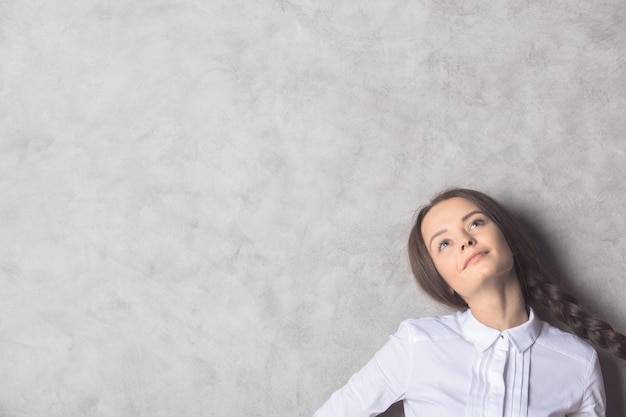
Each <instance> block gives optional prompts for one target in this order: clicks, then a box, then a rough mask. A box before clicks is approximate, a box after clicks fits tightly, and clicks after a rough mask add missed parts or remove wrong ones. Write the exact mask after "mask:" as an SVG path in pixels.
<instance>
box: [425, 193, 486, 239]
mask: <svg viewBox="0 0 626 417" xmlns="http://www.w3.org/2000/svg"><path fill="white" fill-rule="evenodd" d="M479 210H480V208H479V207H478V206H477V205H476V204H475V203H474V202H472V201H469V200H466V199H465V198H462V197H452V198H449V199H447V200H444V201H440V202H439V203H437V204H435V205H434V206H433V207H432V208H431V209H430V210H429V211H428V213H426V215H425V216H424V220H423V222H422V235H423V236H428V235H429V233H430V234H432V233H434V232H436V231H437V230H439V229H441V228H445V227H448V226H452V225H453V224H457V223H459V222H462V221H463V218H464V217H465V216H467V215H468V214H470V213H472V212H475V211H479Z"/></svg>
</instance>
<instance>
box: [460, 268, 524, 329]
mask: <svg viewBox="0 0 626 417" xmlns="http://www.w3.org/2000/svg"><path fill="white" fill-rule="evenodd" d="M503 284H504V285H502V286H497V287H493V288H491V289H489V290H488V291H484V292H483V293H481V294H480V295H479V296H477V297H475V298H473V299H472V300H467V303H468V305H469V307H470V309H471V311H472V315H473V316H474V318H476V320H478V321H479V322H481V323H482V324H484V325H485V326H488V327H491V328H494V329H497V330H500V331H502V330H506V329H510V328H512V327H516V326H519V325H521V324H523V323H526V322H527V321H528V310H527V309H526V303H525V302H524V296H523V294H522V290H521V288H520V285H519V281H518V280H517V277H515V278H514V279H512V280H507V282H505V283H503Z"/></svg>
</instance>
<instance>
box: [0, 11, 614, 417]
mask: <svg viewBox="0 0 626 417" xmlns="http://www.w3.org/2000/svg"><path fill="white" fill-rule="evenodd" d="M625 18H626V3H624V2H623V1H622V0H610V1H588V0H585V1H582V0H580V1H507V2H493V3H492V2H478V1H419V2H418V1H415V2H414V1H386V2H380V1H377V2H373V1H372V2H355V1H316V2H311V1H305V0H295V1H286V0H282V1H281V0H276V1H256V2H252V1H204V0H180V1H173V0H160V1H147V0H140V1H130V2H129V1H126V0H112V1H106V2H101V1H95V0H86V1H68V0H52V1H47V2H43V1H28V0H24V1H9V0H6V1H0V190H1V194H0V195H1V197H2V198H1V199H0V214H1V215H0V274H1V275H0V280H1V281H0V283H1V286H0V415H1V416H3V417H17V416H63V417H69V416H87V415H88V416H142V417H143V416H145V417H148V416H149V417H158V416H200V415H202V416H233V415H241V416H279V415H283V416H310V415H312V414H313V412H314V411H315V410H316V409H317V407H319V406H320V405H321V404H322V403H323V402H324V401H325V400H326V398H327V397H328V396H329V395H330V393H331V392H332V391H333V390H335V389H337V388H338V387H339V386H340V385H342V384H343V383H344V382H345V381H346V380H347V378H348V377H349V376H350V375H351V374H352V373H353V372H354V371H356V370H357V369H358V368H360V366H362V365H363V364H364V363H365V361H367V360H368V359H369V358H370V357H371V356H372V354H373V353H374V352H375V351H376V350H377V349H378V348H379V347H380V346H381V345H382V344H383V343H384V342H385V341H386V340H387V337H388V335H389V334H390V333H393V332H394V331H395V330H396V328H397V326H398V324H399V323H400V321H402V320H403V319H405V318H408V317H421V316H427V315H434V314H441V313H446V312H447V310H445V309H444V308H442V307H440V306H438V305H436V304H434V303H433V302H431V301H430V300H428V299H427V298H426V297H425V296H424V295H423V294H422V293H420V292H419V291H418V289H417V288H416V286H415V284H414V283H413V281H412V278H411V276H410V273H409V268H408V263H407V260H406V256H405V241H406V238H407V235H408V231H409V228H410V225H411V221H412V217H413V214H414V211H415V209H416V208H417V207H418V206H420V205H421V204H423V203H425V202H426V201H427V200H428V198H430V197H431V196H432V195H433V194H434V193H435V192H437V191H439V190H441V189H442V188H444V187H447V186H453V185H457V186H466V187H474V188H478V189H480V190H483V191H486V192H488V193H491V194H493V195H494V196H495V197H497V198H498V199H500V200H501V201H502V202H504V203H506V204H507V205H509V206H510V207H512V208H513V209H514V210H516V211H517V212H519V213H520V215H521V216H522V217H523V218H524V219H525V221H527V222H528V224H529V227H530V228H531V229H532V230H533V233H535V234H537V236H538V237H539V239H540V241H541V242H543V244H544V245H545V248H546V249H545V250H546V252H547V253H548V254H549V257H550V258H551V259H552V261H553V262H555V263H556V264H557V265H558V267H559V268H560V270H561V272H562V274H563V277H564V282H565V283H566V284H567V285H568V286H569V288H571V289H572V290H574V291H575V292H576V293H577V294H578V295H579V296H580V297H581V299H582V300H583V302H584V304H585V306H587V307H588V308H589V309H590V310H591V311H593V312H594V313H596V314H597V315H598V316H600V317H603V318H605V319H608V320H609V321H611V322H612V323H613V324H614V325H615V326H616V327H617V328H618V329H620V330H622V331H626V303H624V301H623V298H624V289H625V288H626V287H625V284H624V270H625V269H626V261H625V260H624V254H625V253H626V238H625V236H626V220H625V216H624V207H625V206H626V173H625V167H626V142H625V139H624V135H625V133H626V116H625V114H626V111H625V107H626V27H625ZM623 365H624V363H623V362H622V363H621V364H620V363H618V362H617V361H615V360H612V359H610V358H609V357H608V356H606V355H605V356H603V370H604V373H605V375H606V380H607V390H608V394H609V408H610V410H609V416H612V417H619V416H623V415H624V414H626V400H625V399H624V398H626V370H625V368H624V367H623ZM388 414H389V415H399V414H401V410H400V409H399V408H397V407H396V408H394V409H393V410H392V411H391V412H389V413H388Z"/></svg>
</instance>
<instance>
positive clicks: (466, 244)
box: [461, 236, 476, 250]
mask: <svg viewBox="0 0 626 417" xmlns="http://www.w3.org/2000/svg"><path fill="white" fill-rule="evenodd" d="M475 244H476V240H474V238H473V237H471V236H470V237H469V238H468V239H467V240H466V241H465V242H463V244H461V250H465V249H467V248H469V247H470V246H474V245H475Z"/></svg>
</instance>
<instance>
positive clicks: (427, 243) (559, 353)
mask: <svg viewBox="0 0 626 417" xmlns="http://www.w3.org/2000/svg"><path fill="white" fill-rule="evenodd" d="M409 259H410V261H411V267H412V270H413V274H414V275H415V278H416V279H417V281H418V283H419V284H420V286H421V287H422V288H423V289H424V290H425V291H426V292H427V293H428V294H429V295H430V296H431V297H433V298H434V299H436V300H437V301H440V302H442V303H444V304H446V305H448V306H451V307H454V308H456V309H457V310H458V311H457V312H456V313H454V314H451V315H448V316H444V317H433V318H425V319H418V320H407V321H405V322H403V323H402V324H401V325H400V328H399V329H398V331H397V332H396V333H395V334H394V335H392V336H391V337H390V339H389V341H388V342H387V343H386V344H385V345H384V346H383V347H382V348H381V350H379V351H378V352H377V353H376V354H375V356H374V358H372V360H370V362H369V363H367V364H366V365H365V367H363V369H361V370H360V371H359V372H357V373H356V374H355V375H354V376H352V378H350V380H349V381H348V383H347V384H346V385H345V386H344V387H343V388H341V389H340V390H338V391H337V392H335V393H334V394H333V395H332V396H331V397H330V399H329V400H328V401H327V402H326V403H325V404H324V405H323V406H322V407H321V408H320V409H319V410H318V411H317V413H316V414H315V417H344V416H345V417H357V416H374V415H377V414H380V413H382V412H383V411H385V410H386V409H387V408H388V407H389V406H390V405H391V404H393V403H394V402H397V401H400V400H403V402H404V412H405V415H406V416H407V417H421V416H438V417H447V416H450V417H461V416H467V417H469V416H475V417H478V416H480V417H491V416H506V417H518V416H524V417H526V416H529V417H546V416H550V417H556V416H604V415H605V398H604V397H605V396H604V386H603V382H602V374H601V371H600V366H599V363H598V357H597V354H596V351H595V350H594V349H593V347H591V346H590V345H589V344H588V343H587V342H590V343H592V344H593V345H595V346H598V347H601V348H605V349H608V350H609V351H611V352H612V353H613V354H614V355H616V356H617V357H619V358H622V359H626V336H624V335H622V334H620V333H617V332H615V331H614V330H613V329H612V328H611V326H609V325H608V324H607V323H605V322H603V321H600V320H597V319H595V318H593V317H591V316H590V315H589V314H588V313H587V312H585V311H584V310H582V309H581V308H580V307H579V306H578V304H577V300H576V299H575V298H574V297H572V296H571V295H570V294H569V293H567V292H566V291H564V290H563V289H562V288H560V287H559V286H558V285H556V284H555V283H554V280H553V278H552V276H551V274H550V272H549V271H548V270H547V268H545V267H544V265H543V264H542V263H541V261H540V260H539V258H538V256H537V253H536V248H535V245H533V244H532V242H531V241H530V240H529V239H528V237H527V235H526V234H525V233H524V231H523V228H522V227H521V225H520V224H519V222H518V221H517V220H516V219H515V218H514V217H513V215H512V214H511V213H510V212H508V211H507V210H506V209H505V208H503V207H502V206H501V205H500V204H498V203H497V202H496V201H495V200H494V199H492V198H491V197H489V196H487V195H485V194H483V193H480V192H477V191H473V190H466V189H452V190H448V191H445V192H443V193H441V194H440V195H438V196H437V197H435V198H434V199H433V200H432V202H431V204H429V205H428V206H425V207H423V208H422V209H421V210H420V211H419V213H418V215H417V219H416V222H415V225H414V226H413V229H412V231H411V234H410V237H409ZM539 310H542V311H547V312H549V314H551V315H552V316H553V317H554V318H556V319H557V320H559V321H561V322H562V323H563V324H565V325H567V326H568V327H569V329H571V331H572V332H573V333H574V334H575V335H573V334H570V333H566V332H563V331H560V330H558V329H556V328H555V327H553V326H551V325H550V324H548V323H545V322H543V321H541V320H540V319H539V318H538V317H537V316H536V315H535V312H536V311H539ZM583 339H585V340H586V341H587V342H586V341H584V340H583Z"/></svg>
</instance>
